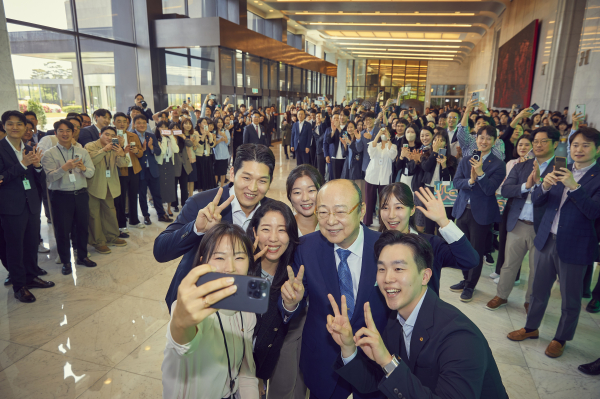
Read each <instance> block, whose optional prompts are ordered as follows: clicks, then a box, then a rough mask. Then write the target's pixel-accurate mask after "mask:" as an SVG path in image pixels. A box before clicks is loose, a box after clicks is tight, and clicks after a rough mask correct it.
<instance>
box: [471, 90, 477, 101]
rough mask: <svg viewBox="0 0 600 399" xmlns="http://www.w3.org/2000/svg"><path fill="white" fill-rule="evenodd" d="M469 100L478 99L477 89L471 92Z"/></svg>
mask: <svg viewBox="0 0 600 399" xmlns="http://www.w3.org/2000/svg"><path fill="white" fill-rule="evenodd" d="M471 100H475V101H479V92H478V91H474V92H473V94H472V95H471Z"/></svg>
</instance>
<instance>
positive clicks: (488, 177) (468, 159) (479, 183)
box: [450, 126, 506, 302]
mask: <svg viewBox="0 0 600 399" xmlns="http://www.w3.org/2000/svg"><path fill="white" fill-rule="evenodd" d="M496 138H497V132H496V128H494V127H492V126H484V127H482V128H481V129H479V131H478V132H477V148H478V152H477V154H475V153H473V154H464V158H463V159H462V160H461V161H460V163H459V164H458V170H457V171H456V175H455V176H454V187H455V188H457V189H458V190H459V192H458V198H457V199H456V202H455V203H454V207H453V208H452V216H454V218H455V219H456V225H457V226H458V227H459V228H460V229H461V230H462V231H463V232H464V233H465V235H466V236H467V238H468V239H469V241H470V242H471V245H472V246H473V248H474V249H475V251H477V253H478V254H479V258H480V260H479V265H478V266H477V267H476V268H474V269H471V270H469V271H463V276H464V280H463V281H461V282H459V283H458V284H455V285H453V286H451V287H450V290H451V291H454V292H462V294H461V295H460V300H461V301H463V302H470V301H471V300H472V299H473V291H474V290H475V286H476V285H477V282H478V281H479V277H480V276H481V270H482V268H483V256H484V255H485V253H486V237H487V234H488V232H489V231H490V228H491V225H492V224H493V223H494V222H495V221H497V220H498V219H499V218H500V208H499V207H498V201H497V200H496V190H497V189H498V187H500V184H502V181H503V180H504V177H505V176H506V164H505V163H504V162H503V161H502V160H500V159H498V158H497V157H496V156H495V155H494V154H492V153H491V151H492V147H493V146H494V142H495V140H496ZM477 158H479V159H477Z"/></svg>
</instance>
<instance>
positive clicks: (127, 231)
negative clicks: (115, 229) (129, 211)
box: [119, 227, 129, 234]
mask: <svg viewBox="0 0 600 399" xmlns="http://www.w3.org/2000/svg"><path fill="white" fill-rule="evenodd" d="M119 231H120V232H121V233H125V234H129V230H127V227H124V228H122V229H119Z"/></svg>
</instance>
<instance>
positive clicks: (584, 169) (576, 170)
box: [572, 161, 596, 173]
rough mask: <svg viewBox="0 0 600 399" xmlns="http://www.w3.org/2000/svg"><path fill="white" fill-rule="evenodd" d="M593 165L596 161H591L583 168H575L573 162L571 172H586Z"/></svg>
mask: <svg viewBox="0 0 600 399" xmlns="http://www.w3.org/2000/svg"><path fill="white" fill-rule="evenodd" d="M594 165H596V161H594V162H593V163H592V164H591V165H588V166H586V167H585V168H583V169H577V168H576V167H575V164H573V170H572V172H577V173H586V172H587V171H588V170H590V169H592V167H593V166H594Z"/></svg>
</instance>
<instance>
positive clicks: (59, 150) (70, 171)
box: [57, 146, 75, 173]
mask: <svg viewBox="0 0 600 399" xmlns="http://www.w3.org/2000/svg"><path fill="white" fill-rule="evenodd" d="M57 147H58V146H57ZM72 148H73V155H71V158H69V159H73V157H74V156H75V147H72ZM58 152H60V155H62V157H63V159H64V160H65V163H67V158H65V155H64V154H63V153H62V150H61V149H60V147H58ZM67 155H69V150H67ZM69 173H73V169H71V170H69Z"/></svg>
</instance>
